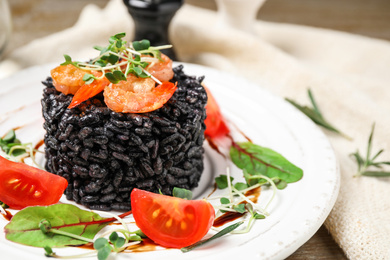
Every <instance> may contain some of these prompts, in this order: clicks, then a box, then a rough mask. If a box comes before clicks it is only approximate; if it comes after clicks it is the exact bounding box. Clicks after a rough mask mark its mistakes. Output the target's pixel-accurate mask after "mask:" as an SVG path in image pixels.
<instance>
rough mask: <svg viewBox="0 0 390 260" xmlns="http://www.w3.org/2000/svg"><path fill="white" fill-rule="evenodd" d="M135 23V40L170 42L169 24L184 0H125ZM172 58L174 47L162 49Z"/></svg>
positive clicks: (174, 58)
mask: <svg viewBox="0 0 390 260" xmlns="http://www.w3.org/2000/svg"><path fill="white" fill-rule="evenodd" d="M123 2H124V4H125V5H126V6H127V9H128V11H129V13H130V15H131V16H132V17H133V20H134V24H135V35H134V40H137V41H138V40H143V39H148V40H149V41H150V43H151V45H152V46H159V45H165V44H170V41H169V36H168V28H169V24H170V22H171V20H172V18H173V16H174V15H175V13H176V11H177V10H179V8H180V7H181V6H182V5H183V2H184V0H123ZM162 52H163V53H164V54H166V55H167V56H168V57H170V58H171V59H172V60H177V59H176V54H175V52H174V49H172V48H170V49H165V50H162Z"/></svg>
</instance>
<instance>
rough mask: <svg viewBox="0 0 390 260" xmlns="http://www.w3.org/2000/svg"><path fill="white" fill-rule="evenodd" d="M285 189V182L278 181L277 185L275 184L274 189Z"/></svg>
mask: <svg viewBox="0 0 390 260" xmlns="http://www.w3.org/2000/svg"><path fill="white" fill-rule="evenodd" d="M286 187H287V182H285V181H279V182H278V183H276V188H278V189H279V190H283V189H285V188H286Z"/></svg>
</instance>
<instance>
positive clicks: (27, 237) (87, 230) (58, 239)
mask: <svg viewBox="0 0 390 260" xmlns="http://www.w3.org/2000/svg"><path fill="white" fill-rule="evenodd" d="M42 219H46V220H48V221H49V222H50V223H51V226H52V228H56V229H58V230H65V231H67V232H69V233H72V234H75V235H79V236H83V237H85V238H88V239H93V238H94V236H95V235H96V233H97V232H99V231H100V230H101V229H102V228H103V227H105V226H106V225H107V223H108V222H102V221H103V220H106V218H102V217H100V216H99V215H98V214H95V213H93V212H90V211H86V210H81V209H80V208H78V207H76V206H73V205H69V204H55V205H51V206H46V207H27V208H25V209H23V210H21V211H19V212H18V213H16V214H15V215H14V216H13V217H12V219H11V221H10V222H9V223H8V224H7V225H6V226H5V228H4V231H5V233H6V238H7V239H8V240H10V241H13V242H17V243H20V244H24V245H30V246H35V247H44V246H49V247H64V246H67V245H80V244H85V243H86V242H85V241H82V240H78V239H75V238H71V237H67V236H62V235H53V234H48V235H45V234H43V233H42V231H41V230H40V228H39V223H40V221H41V220H42Z"/></svg>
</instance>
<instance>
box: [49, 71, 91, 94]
mask: <svg viewBox="0 0 390 260" xmlns="http://www.w3.org/2000/svg"><path fill="white" fill-rule="evenodd" d="M50 73H51V77H52V78H53V85H54V87H55V88H56V90H57V91H59V92H62V93H64V94H65V95H68V94H72V95H74V94H75V93H76V92H77V90H79V88H80V87H81V86H82V85H84V84H85V82H84V81H83V76H84V74H85V73H86V71H84V70H82V69H79V68H77V67H75V66H73V65H72V64H68V65H61V66H58V67H56V68H54V69H52V70H51V72H50Z"/></svg>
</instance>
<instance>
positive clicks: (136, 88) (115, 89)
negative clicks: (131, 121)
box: [51, 54, 176, 113]
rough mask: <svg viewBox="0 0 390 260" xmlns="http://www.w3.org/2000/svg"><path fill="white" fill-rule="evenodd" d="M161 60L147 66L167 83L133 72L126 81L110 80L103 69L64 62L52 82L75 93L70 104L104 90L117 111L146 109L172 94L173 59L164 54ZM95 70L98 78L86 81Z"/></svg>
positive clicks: (157, 105)
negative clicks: (103, 75)
mask: <svg viewBox="0 0 390 260" xmlns="http://www.w3.org/2000/svg"><path fill="white" fill-rule="evenodd" d="M161 58H162V61H157V62H156V61H153V62H152V63H150V64H149V65H148V66H147V67H146V71H147V72H149V73H150V74H151V75H152V76H153V77H154V78H156V79H158V80H159V81H162V82H164V83H162V84H160V85H159V86H157V87H155V86H156V83H155V81H154V79H152V78H138V77H137V76H135V75H133V74H129V75H128V76H127V81H120V82H119V83H117V84H111V83H110V81H109V80H108V79H107V78H106V77H101V75H102V72H100V71H99V72H98V71H93V70H92V71H90V70H83V69H80V68H78V67H75V66H73V65H72V64H67V65H61V66H58V67H56V68H54V69H53V70H52V71H51V75H52V78H53V85H54V87H55V88H56V90H57V91H60V92H62V93H64V94H65V95H68V94H72V95H74V96H73V99H72V102H71V103H70V105H69V106H68V108H74V107H76V106H78V105H79V104H81V103H82V102H84V101H86V100H88V99H89V98H91V97H93V96H95V95H97V94H99V93H100V92H102V91H103V90H104V97H105V102H106V104H107V106H108V107H109V108H111V109H112V110H113V111H115V112H124V113H144V112H149V111H153V110H155V109H158V108H160V107H162V106H163V105H164V104H165V103H166V102H167V101H168V100H169V99H170V98H171V96H172V95H173V93H174V92H175V90H176V85H175V84H173V83H171V82H168V81H169V80H170V79H172V78H173V75H174V73H173V70H172V60H171V59H169V58H168V57H167V56H166V55H164V54H162V55H161ZM86 73H89V74H93V75H94V76H95V77H96V78H97V79H95V80H94V81H93V82H92V83H91V84H86V83H85V82H84V81H83V77H84V75H85V74H86Z"/></svg>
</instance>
